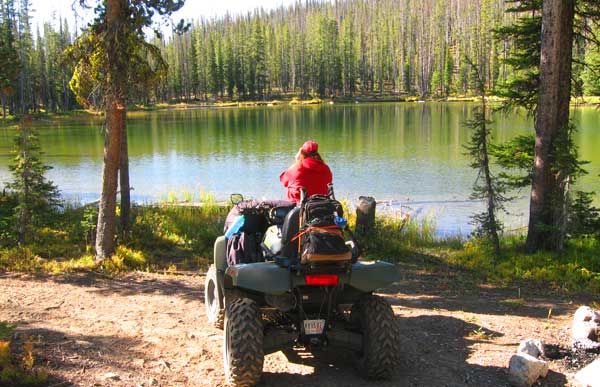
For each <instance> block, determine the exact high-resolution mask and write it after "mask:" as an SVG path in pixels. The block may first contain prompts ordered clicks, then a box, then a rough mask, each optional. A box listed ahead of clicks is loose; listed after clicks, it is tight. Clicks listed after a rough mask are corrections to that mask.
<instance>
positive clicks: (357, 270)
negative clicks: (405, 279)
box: [348, 261, 400, 292]
mask: <svg viewBox="0 0 600 387" xmlns="http://www.w3.org/2000/svg"><path fill="white" fill-rule="evenodd" d="M399 280H400V273H398V269H397V268H396V266H395V265H393V264H391V263H388V262H379V261H375V262H369V261H364V262H357V263H355V264H353V265H352V274H351V275H350V283H349V284H348V285H350V286H352V287H353V288H355V289H358V290H360V291H362V292H373V291H375V290H377V289H381V288H384V287H386V286H389V285H391V284H392V283H394V282H396V281H399Z"/></svg>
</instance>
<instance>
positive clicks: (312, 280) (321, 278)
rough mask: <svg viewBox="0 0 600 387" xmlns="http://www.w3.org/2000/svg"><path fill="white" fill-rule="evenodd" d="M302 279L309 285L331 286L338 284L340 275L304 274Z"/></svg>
mask: <svg viewBox="0 0 600 387" xmlns="http://www.w3.org/2000/svg"><path fill="white" fill-rule="evenodd" d="M304 280H305V281H306V284H307V285H309V286H319V285H323V286H332V285H337V284H338V282H339V280H340V277H338V276H337V275H336V274H319V275H305V276H304Z"/></svg>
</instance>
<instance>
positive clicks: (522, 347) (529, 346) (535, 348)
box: [517, 339, 544, 359]
mask: <svg viewBox="0 0 600 387" xmlns="http://www.w3.org/2000/svg"><path fill="white" fill-rule="evenodd" d="M517 353H526V354H528V355H529V356H533V357H535V358H536V359H537V358H539V357H540V355H541V354H543V353H544V344H543V343H542V342H541V341H540V340H535V339H527V340H524V341H521V344H519V348H518V349H517Z"/></svg>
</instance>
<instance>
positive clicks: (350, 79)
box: [0, 0, 600, 115]
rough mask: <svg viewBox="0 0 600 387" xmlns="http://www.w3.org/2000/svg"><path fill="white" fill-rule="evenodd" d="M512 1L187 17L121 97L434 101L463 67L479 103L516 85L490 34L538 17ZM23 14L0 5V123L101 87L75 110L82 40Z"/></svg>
mask: <svg viewBox="0 0 600 387" xmlns="http://www.w3.org/2000/svg"><path fill="white" fill-rule="evenodd" d="M516 3H521V4H520V6H521V8H518V7H517V4H516ZM522 3H532V4H533V3H535V1H533V2H514V1H512V2H511V1H508V2H505V1H504V0H476V1H468V0H448V1H439V0H425V1H415V0H380V1H373V0H350V1H337V0H336V1H332V2H324V1H315V0H306V1H298V2H297V3H295V4H294V5H292V6H287V7H279V8H277V9H275V10H271V11H265V10H262V9H255V10H254V11H252V12H248V13H247V14H236V15H225V16H223V17H217V18H206V17H200V16H198V17H194V15H189V20H188V22H189V23H190V25H189V28H187V30H184V32H183V33H163V34H161V36H153V34H148V36H147V39H148V40H150V42H151V43H153V44H154V45H156V46H158V47H159V48H160V51H161V53H162V57H163V58H164V61H165V62H166V64H167V65H168V69H167V70H163V71H162V80H161V82H159V83H158V84H157V85H156V86H155V87H154V88H153V90H152V91H151V92H150V93H148V92H147V91H143V92H138V93H136V91H135V87H132V88H131V91H130V95H129V96H128V97H129V101H130V102H136V103H137V102H140V103H152V102H177V101H194V100H200V101H207V100H209V101H210V100H215V99H220V100H263V99H272V98H278V97H281V96H285V95H294V96H299V97H317V96H318V97H321V98H324V97H325V98H335V97H347V98H349V97H352V96H357V95H410V96H418V97H420V98H443V97H446V96H449V95H468V94H471V93H473V92H474V75H473V74H474V72H473V70H472V69H471V68H470V67H469V66H468V65H467V64H466V63H467V62H466V61H465V58H470V60H473V61H474V62H476V63H478V66H479V69H478V70H479V73H481V74H482V76H483V78H484V81H485V86H486V89H487V92H488V94H495V93H501V89H502V87H503V85H505V84H506V82H507V81H509V80H510V79H511V78H512V77H515V76H518V71H519V70H518V69H517V70H515V69H514V67H513V66H511V64H510V61H506V59H507V58H509V57H510V56H511V54H513V53H514V51H515V50H519V48H518V47H516V46H515V42H514V40H515V38H514V37H512V36H510V34H505V35H502V34H500V33H498V30H499V29H500V28H502V27H503V26H507V25H511V24H513V23H514V22H515V21H516V20H517V19H518V18H519V17H522V16H523V14H527V13H530V16H531V17H532V18H536V17H538V18H539V17H540V16H539V13H540V12H539V10H538V9H539V6H538V7H537V8H538V9H536V7H535V6H532V7H529V8H528V7H523V6H522ZM534 5H535V4H534ZM511 8H512V10H513V12H507V11H510V10H511ZM31 12H32V10H31V7H30V5H29V1H28V0H0V52H1V55H0V61H1V66H0V84H1V89H0V97H1V100H2V107H3V114H4V115H6V114H7V113H8V112H10V113H17V114H18V113H25V112H36V111H39V110H42V109H43V110H45V111H68V110H70V109H73V108H75V107H79V106H80V105H81V104H83V105H84V104H85V103H89V102H90V101H91V102H92V103H93V101H95V100H96V99H97V98H99V97H98V96H96V95H95V94H100V92H99V90H95V89H94V88H93V87H92V86H89V90H85V89H84V90H82V92H83V93H84V94H87V95H89V98H87V99H86V101H85V103H84V101H80V102H81V104H79V103H78V102H77V100H76V98H75V96H74V94H73V92H72V91H71V88H70V87H69V85H70V84H71V86H72V87H73V85H74V84H75V85H77V81H78V80H77V74H75V76H74V74H73V69H74V66H73V63H72V61H70V60H69V55H68V54H67V53H66V52H65V50H66V48H67V47H68V46H69V45H70V44H72V43H73V42H74V41H75V40H76V39H77V37H78V36H79V35H80V34H81V32H80V31H78V29H77V28H75V27H74V26H71V25H69V24H68V23H67V20H66V19H60V18H59V19H58V20H53V21H45V22H44V24H43V27H41V28H40V27H36V28H35V30H32V28H33V27H32V25H31V23H30V17H31ZM536 12H537V16H536ZM582 23H584V24H585V23H586V21H585V20H583V21H582ZM590 29H593V28H592V26H591V25H590ZM591 33H592V34H594V35H595V36H596V37H597V35H598V34H599V32H598V31H594V30H592V31H591ZM573 55H574V59H575V63H576V64H577V63H578V64H583V63H589V64H590V66H583V65H575V66H574V76H573V83H574V86H575V87H574V91H575V92H579V94H581V95H583V94H586V95H593V94H599V93H600V81H599V80H598V76H597V74H596V73H595V72H594V65H597V64H598V63H599V62H600V51H599V50H598V48H597V47H596V46H595V45H593V44H592V42H591V41H590V40H589V39H583V38H581V39H577V40H576V41H575V48H574V53H573ZM161 65H162V64H161ZM155 66H157V67H158V66H159V64H158V63H155ZM163 68H164V66H163ZM78 86H79V87H84V88H85V86H86V85H83V86H81V85H80V84H79V85H78ZM136 94H137V95H136Z"/></svg>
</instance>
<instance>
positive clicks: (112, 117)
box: [96, 0, 126, 261]
mask: <svg viewBox="0 0 600 387" xmlns="http://www.w3.org/2000/svg"><path fill="white" fill-rule="evenodd" d="M105 5H106V18H107V20H106V21H107V32H108V36H109V38H108V44H107V46H106V53H107V59H108V63H107V72H108V74H109V78H110V85H109V86H108V89H107V92H106V98H105V103H106V133H105V140H104V164H103V166H102V194H101V196H100V205H99V209H98V227H97V229H96V261H102V260H104V259H105V258H108V257H110V256H111V255H112V254H113V253H114V251H115V231H116V211H115V210H116V204H117V182H118V172H119V162H120V160H119V159H120V153H121V137H122V136H121V133H122V131H123V123H124V116H125V114H126V110H125V104H124V100H123V90H122V85H123V81H122V80H123V77H124V75H125V74H124V71H123V69H122V68H120V67H121V66H119V64H120V63H121V62H120V60H119V54H120V53H119V50H118V44H111V40H113V39H114V40H117V39H118V37H119V30H120V28H119V25H120V23H121V22H122V20H123V18H124V15H123V10H124V9H125V7H124V4H123V0H106V1H105Z"/></svg>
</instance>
